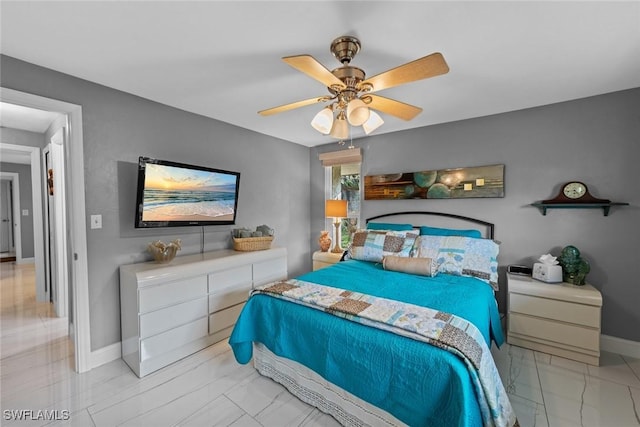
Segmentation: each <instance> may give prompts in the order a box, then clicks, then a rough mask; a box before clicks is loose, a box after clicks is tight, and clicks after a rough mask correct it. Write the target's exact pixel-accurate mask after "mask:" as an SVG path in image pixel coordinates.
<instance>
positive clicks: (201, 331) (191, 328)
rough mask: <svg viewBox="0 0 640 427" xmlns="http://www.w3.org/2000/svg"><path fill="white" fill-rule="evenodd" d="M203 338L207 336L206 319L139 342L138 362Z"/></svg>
mask: <svg viewBox="0 0 640 427" xmlns="http://www.w3.org/2000/svg"><path fill="white" fill-rule="evenodd" d="M205 336H207V318H206V317H203V318H201V319H198V320H196V321H195V322H191V323H187V324H186V325H182V326H180V327H177V328H174V329H171V330H170V331H166V332H163V333H161V334H158V335H155V336H153V337H151V338H147V339H144V340H142V341H140V361H141V362H143V361H145V360H147V359H151V358H153V357H156V356H159V355H161V354H164V353H166V352H168V351H171V350H173V349H176V348H178V347H181V346H183V345H185V344H187V343H190V342H191V341H194V340H197V339H198V338H201V337H205Z"/></svg>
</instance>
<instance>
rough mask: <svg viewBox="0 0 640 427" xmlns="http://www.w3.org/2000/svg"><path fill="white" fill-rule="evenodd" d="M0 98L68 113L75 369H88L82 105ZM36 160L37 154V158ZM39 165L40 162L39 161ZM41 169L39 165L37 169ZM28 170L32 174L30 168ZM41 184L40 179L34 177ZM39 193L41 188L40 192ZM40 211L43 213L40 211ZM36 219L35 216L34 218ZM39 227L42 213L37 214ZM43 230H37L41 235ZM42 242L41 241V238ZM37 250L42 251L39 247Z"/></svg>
mask: <svg viewBox="0 0 640 427" xmlns="http://www.w3.org/2000/svg"><path fill="white" fill-rule="evenodd" d="M0 100H2V101H3V102H8V103H11V104H16V105H22V106H26V107H31V108H37V109H40V110H48V111H55V112H58V113H61V114H65V115H66V116H67V120H68V125H69V128H68V129H69V147H68V148H69V149H68V150H65V156H67V157H66V159H65V160H66V161H67V164H68V165H69V167H68V169H67V179H68V186H69V189H70V191H69V193H68V194H67V196H68V197H69V199H70V208H69V211H68V213H69V217H68V220H69V224H70V230H69V232H70V234H71V241H70V244H71V248H72V253H73V254H75V256H76V257H77V259H76V260H74V261H73V262H72V266H73V267H72V268H73V272H72V275H71V276H72V281H71V287H72V291H71V292H72V295H73V304H72V306H73V324H74V327H75V333H74V334H73V336H74V337H75V352H74V353H75V368H76V371H77V372H86V371H88V370H90V369H91V328H90V316H89V268H88V259H87V230H86V213H85V198H84V189H85V186H84V157H83V156H84V154H83V153H84V142H83V134H82V107H81V106H80V105H75V104H70V103H68V102H64V101H59V100H55V99H50V98H44V97H42V96H38V95H33V94H30V93H26V92H19V91H16V90H13V89H7V88H2V87H0ZM32 161H33V160H32ZM38 162H39V157H38ZM38 164H39V163H38ZM39 170H40V168H38V171H39ZM31 173H32V174H33V168H32V171H31ZM33 181H34V183H37V184H38V185H39V186H41V184H40V183H41V181H40V178H38V179H35V180H33ZM38 194H42V193H41V189H40V192H39V193H38ZM40 214H42V212H40ZM34 219H35V218H34ZM39 223H40V225H41V226H42V215H40V221H39ZM42 233H43V232H42V231H40V234H41V236H42V235H43V234H42ZM40 243H41V245H42V240H41V241H40ZM39 250H41V251H42V250H43V248H42V247H40V248H39Z"/></svg>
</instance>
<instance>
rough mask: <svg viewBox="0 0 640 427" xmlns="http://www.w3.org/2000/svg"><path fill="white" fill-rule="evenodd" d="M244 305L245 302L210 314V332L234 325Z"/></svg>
mask: <svg viewBox="0 0 640 427" xmlns="http://www.w3.org/2000/svg"><path fill="white" fill-rule="evenodd" d="M242 307H244V304H238V305H234V306H233V307H229V308H227V309H225V310H221V311H218V312H217V313H214V314H211V315H210V316H209V333H210V334H213V333H215V332H218V331H220V330H222V329H224V328H228V327H229V326H233V325H234V324H235V323H236V320H238V316H239V315H240V312H241V311H242Z"/></svg>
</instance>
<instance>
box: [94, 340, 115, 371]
mask: <svg viewBox="0 0 640 427" xmlns="http://www.w3.org/2000/svg"><path fill="white" fill-rule="evenodd" d="M121 357H122V346H121V345H120V341H118V342H117V343H115V344H111V345H108V346H106V347H102V348H100V349H98V350H94V351H92V352H91V369H93V368H97V367H98V366H102V365H104V364H105V363H109V362H113V361H114V360H118V359H120V358H121Z"/></svg>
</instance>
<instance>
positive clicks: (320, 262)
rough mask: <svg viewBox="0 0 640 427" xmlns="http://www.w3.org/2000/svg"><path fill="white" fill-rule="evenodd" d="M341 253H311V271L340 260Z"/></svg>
mask: <svg viewBox="0 0 640 427" xmlns="http://www.w3.org/2000/svg"><path fill="white" fill-rule="evenodd" d="M340 258H342V253H335V252H322V251H316V252H314V253H313V271H316V270H319V269H321V268H324V267H329V266H330V265H333V264H335V263H337V262H340Z"/></svg>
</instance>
